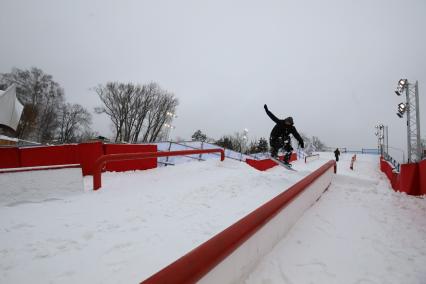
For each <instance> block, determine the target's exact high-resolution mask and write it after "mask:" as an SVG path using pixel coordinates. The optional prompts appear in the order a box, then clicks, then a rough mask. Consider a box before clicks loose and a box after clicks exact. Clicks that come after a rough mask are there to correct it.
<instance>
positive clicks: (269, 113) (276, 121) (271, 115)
mask: <svg viewBox="0 0 426 284" xmlns="http://www.w3.org/2000/svg"><path fill="white" fill-rule="evenodd" d="M263 108H264V109H265V111H266V114H267V115H268V116H269V117H270V118H271V119H272V120H273V121H274V122H275V123H279V122H280V120H279V119H278V118H277V117H276V116H275V115H274V114H273V113H272V112H270V111H269V109H268V106H267V105H266V104H265V105H264V106H263Z"/></svg>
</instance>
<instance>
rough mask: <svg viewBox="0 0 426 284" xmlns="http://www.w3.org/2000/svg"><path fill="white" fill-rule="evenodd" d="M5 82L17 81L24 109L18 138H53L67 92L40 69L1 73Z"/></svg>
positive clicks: (38, 139) (14, 82) (44, 140)
mask: <svg viewBox="0 0 426 284" xmlns="http://www.w3.org/2000/svg"><path fill="white" fill-rule="evenodd" d="M0 81H1V83H2V84H5V85H6V86H10V85H11V84H16V93H17V97H18V99H19V100H20V101H21V102H22V103H23V105H24V112H23V115H22V117H21V120H20V123H19V125H18V129H17V137H19V138H25V139H34V140H37V141H40V142H47V141H50V140H51V139H53V137H54V134H55V130H56V128H57V126H58V116H57V109H58V108H59V106H60V105H61V104H62V103H63V101H64V91H63V89H62V88H61V87H60V85H59V84H58V83H57V82H55V81H53V78H52V76H51V75H48V74H45V73H44V72H43V71H42V70H41V69H38V68H35V67H33V68H31V69H30V70H21V69H18V68H14V69H12V72H10V73H4V74H1V79H0Z"/></svg>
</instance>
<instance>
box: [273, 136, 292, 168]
mask: <svg viewBox="0 0 426 284" xmlns="http://www.w3.org/2000/svg"><path fill="white" fill-rule="evenodd" d="M269 145H271V156H272V157H274V158H277V157H278V151H279V150H280V149H281V148H283V150H284V152H285V154H284V162H285V163H288V161H289V160H290V157H291V153H292V151H293V147H292V146H291V139H290V136H287V137H275V136H271V137H270V138H269Z"/></svg>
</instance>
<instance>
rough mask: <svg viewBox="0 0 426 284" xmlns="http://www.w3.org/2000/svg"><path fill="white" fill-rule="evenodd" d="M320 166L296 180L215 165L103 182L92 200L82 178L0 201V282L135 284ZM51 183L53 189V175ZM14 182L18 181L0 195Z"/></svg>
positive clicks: (108, 177) (277, 171)
mask: <svg viewBox="0 0 426 284" xmlns="http://www.w3.org/2000/svg"><path fill="white" fill-rule="evenodd" d="M324 162H325V160H319V161H316V162H313V163H312V164H310V165H309V167H305V166H304V163H303V162H302V161H300V162H297V163H295V167H296V168H298V169H300V170H301V171H299V172H297V173H295V172H289V171H288V170H285V169H284V168H282V167H275V168H273V169H271V170H269V171H266V172H260V171H257V170H255V169H253V168H251V167H249V166H248V165H247V164H245V163H241V162H238V161H234V160H231V159H226V160H225V161H224V162H220V161H219V158H218V157H215V158H214V159H212V160H209V161H205V162H198V161H195V162H190V163H186V164H180V165H178V166H168V167H162V168H158V169H154V170H149V171H138V172H127V173H105V174H103V181H102V183H103V187H102V189H101V190H99V191H97V192H94V191H91V188H92V178H91V177H86V178H85V179H84V183H85V189H86V190H85V191H73V190H70V188H69V187H67V188H66V189H63V192H61V190H62V189H60V188H57V189H56V190H55V192H54V193H52V192H43V189H42V188H39V189H38V190H39V191H40V196H41V197H39V196H35V195H34V191H28V190H23V191H19V192H17V193H16V194H15V195H13V196H12V195H10V194H6V195H2V199H10V200H2V202H1V203H0V204H1V205H0V243H1V248H0V283H27V282H37V283H138V281H141V280H143V279H145V278H146V277H148V276H150V275H151V274H153V273H155V272H157V271H158V270H159V269H161V268H163V267H164V266H165V265H167V264H169V263H171V262H172V261H174V260H175V259H177V258H178V257H180V256H182V255H184V254H185V253H187V252H188V251H190V250H191V249H193V248H194V247H196V246H198V245H199V244H201V243H203V242H204V241H206V240H208V239H209V238H211V237H212V236H214V235H215V234H217V233H219V232H220V231H222V230H223V229H225V228H226V227H228V226H229V225H231V224H233V223H234V222H236V221H237V220H239V219H240V218H242V217H244V216H245V215H247V214H248V213H249V212H251V211H252V210H254V209H256V208H257V207H259V206H260V205H262V204H263V203H265V202H267V201H268V200H270V199H271V198H272V197H274V196H276V195H277V194H278V193H280V192H282V191H283V190H284V189H285V188H287V187H289V186H290V185H292V184H294V183H295V182H296V181H298V180H300V179H301V178H303V177H304V176H306V175H307V174H309V173H310V172H311V171H312V170H314V169H316V168H318V167H320V166H321V165H322V164H323V163H324ZM29 174H31V173H29ZM50 176H51V177H50V178H51V179H52V180H55V179H56V180H58V179H59V181H60V180H61V176H58V175H57V174H56V173H55V172H54V171H52V174H51V175H50ZM14 178H15V179H18V178H20V175H15V176H11V177H9V182H8V184H9V185H8V184H6V183H7V182H5V184H2V185H1V187H3V186H5V187H11V184H13V179H14ZM29 180H33V182H34V183H36V178H30V179H29ZM27 193H31V194H27ZM62 193H63V194H62Z"/></svg>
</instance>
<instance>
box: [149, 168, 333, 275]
mask: <svg viewBox="0 0 426 284" xmlns="http://www.w3.org/2000/svg"><path fill="white" fill-rule="evenodd" d="M333 171H334V172H335V171H336V162H335V161H329V162H328V163H326V164H325V165H323V166H322V167H321V168H319V169H318V170H316V171H315V172H313V173H311V174H310V175H309V176H307V177H305V178H303V179H302V180H301V181H299V182H298V183H296V184H294V185H293V186H291V187H290V188H288V189H287V190H286V191H284V192H282V193H281V194H280V195H278V196H276V197H275V198H273V199H272V200H270V201H269V202H267V203H266V204H264V205H262V206H261V207H259V208H258V209H256V210H255V211H253V212H252V213H250V214H249V215H247V216H246V217H244V218H243V219H241V220H239V221H238V222H237V223H235V224H233V225H232V226H230V227H228V228H227V229H225V230H224V231H222V232H221V233H219V234H217V235H216V236H214V237H213V238H211V239H210V240H208V241H207V242H205V243H203V244H201V245H200V246H199V247H197V248H195V249H194V250H192V251H191V252H189V253H188V254H186V255H185V256H183V257H181V258H180V259H178V260H176V261H175V262H173V263H172V264H170V265H169V266H167V267H165V268H164V269H162V270H161V271H159V272H158V273H156V274H154V275H152V276H151V277H149V278H148V279H146V280H145V281H143V282H142V283H194V282H196V281H199V282H200V283H239V282H240V281H242V280H243V279H245V277H247V276H248V274H249V273H250V272H251V270H252V269H253V268H254V267H255V265H256V264H257V263H258V261H259V260H260V259H261V258H262V257H263V256H264V255H266V254H267V253H269V252H270V251H271V249H272V248H273V247H274V246H275V245H276V244H277V243H278V242H279V241H280V240H281V239H282V238H283V237H284V236H285V234H286V233H287V232H288V231H289V230H290V228H291V227H292V226H293V225H294V224H295V223H296V221H297V220H298V219H299V218H300V217H301V216H302V214H303V212H305V210H306V209H308V208H309V207H310V206H312V204H313V203H315V201H316V200H317V199H318V198H319V197H320V196H321V194H322V193H323V192H324V191H325V190H326V189H327V187H328V186H329V185H330V183H331V180H332V177H333Z"/></svg>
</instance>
